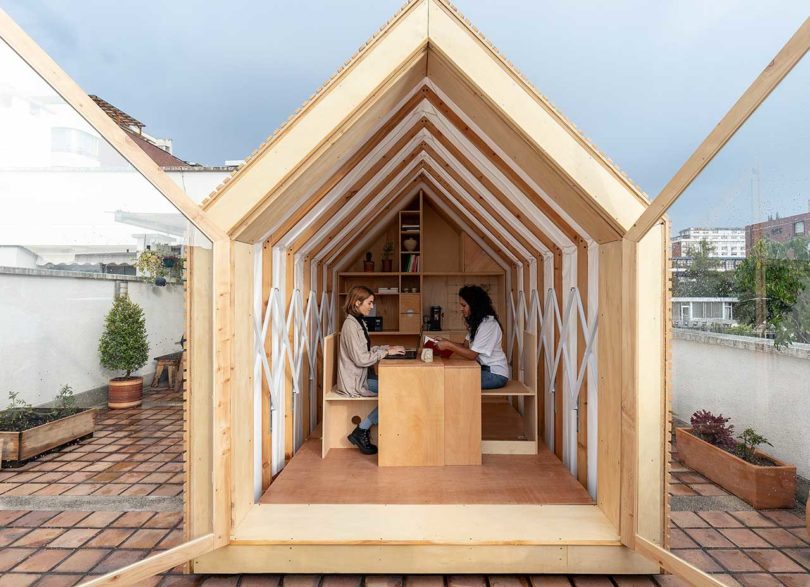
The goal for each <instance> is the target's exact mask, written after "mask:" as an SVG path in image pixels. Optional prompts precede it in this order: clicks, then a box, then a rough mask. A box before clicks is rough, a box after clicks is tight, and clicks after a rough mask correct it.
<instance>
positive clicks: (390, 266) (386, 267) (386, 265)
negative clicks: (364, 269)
mask: <svg viewBox="0 0 810 587" xmlns="http://www.w3.org/2000/svg"><path fill="white" fill-rule="evenodd" d="M382 270H383V271H387V272H389V273H390V272H391V271H393V270H394V260H393V259H383V260H382Z"/></svg>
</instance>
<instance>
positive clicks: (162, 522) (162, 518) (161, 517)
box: [143, 512, 183, 528]
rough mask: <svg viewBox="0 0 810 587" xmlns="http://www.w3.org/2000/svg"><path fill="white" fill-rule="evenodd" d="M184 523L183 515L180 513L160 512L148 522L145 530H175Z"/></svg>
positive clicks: (145, 524)
mask: <svg viewBox="0 0 810 587" xmlns="http://www.w3.org/2000/svg"><path fill="white" fill-rule="evenodd" d="M182 521H183V514H181V513H179V512H158V513H156V514H155V515H154V516H153V517H152V518H151V519H150V520H149V521H148V522H145V523H144V525H143V527H144V528H174V527H175V526H176V525H177V524H179V523H180V522H182Z"/></svg>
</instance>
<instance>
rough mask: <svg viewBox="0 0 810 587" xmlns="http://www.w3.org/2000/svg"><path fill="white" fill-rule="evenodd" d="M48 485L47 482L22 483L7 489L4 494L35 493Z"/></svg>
mask: <svg viewBox="0 0 810 587" xmlns="http://www.w3.org/2000/svg"><path fill="white" fill-rule="evenodd" d="M47 486H48V485H47V484H46V483H21V484H20V485H18V486H17V487H14V488H13V489H10V490H8V491H6V492H5V493H4V494H3V495H7V496H8V495H33V494H35V493H36V492H37V491H39V490H40V489H44V488H45V487H47Z"/></svg>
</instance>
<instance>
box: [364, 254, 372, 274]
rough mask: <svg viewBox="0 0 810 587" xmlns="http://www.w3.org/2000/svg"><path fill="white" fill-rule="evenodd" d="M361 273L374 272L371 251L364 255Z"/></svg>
mask: <svg viewBox="0 0 810 587" xmlns="http://www.w3.org/2000/svg"><path fill="white" fill-rule="evenodd" d="M363 271H365V272H366V273H373V272H374V260H373V259H372V258H371V251H369V252H367V253H366V260H365V261H363Z"/></svg>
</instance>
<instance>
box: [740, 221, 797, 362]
mask: <svg viewBox="0 0 810 587" xmlns="http://www.w3.org/2000/svg"><path fill="white" fill-rule="evenodd" d="M809 246H810V239H808V238H806V237H804V238H802V237H798V238H794V239H792V240H791V241H788V242H786V243H777V242H774V241H770V240H760V241H758V242H757V243H756V244H755V245H754V247H753V249H752V250H751V251H749V255H748V258H746V259H745V261H744V262H743V263H742V264H741V265H740V266H739V267H738V268H737V271H736V273H735V281H736V289H737V295H738V297H739V299H740V303H739V304H738V306H737V311H736V312H737V317H738V319H739V320H740V321H741V322H744V323H747V324H750V325H751V326H753V327H754V328H756V329H757V330H759V331H764V330H773V331H774V332H775V333H776V339H775V343H776V345H777V346H784V345H787V344H790V343H792V342H805V343H807V342H810V250H808V247H809Z"/></svg>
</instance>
